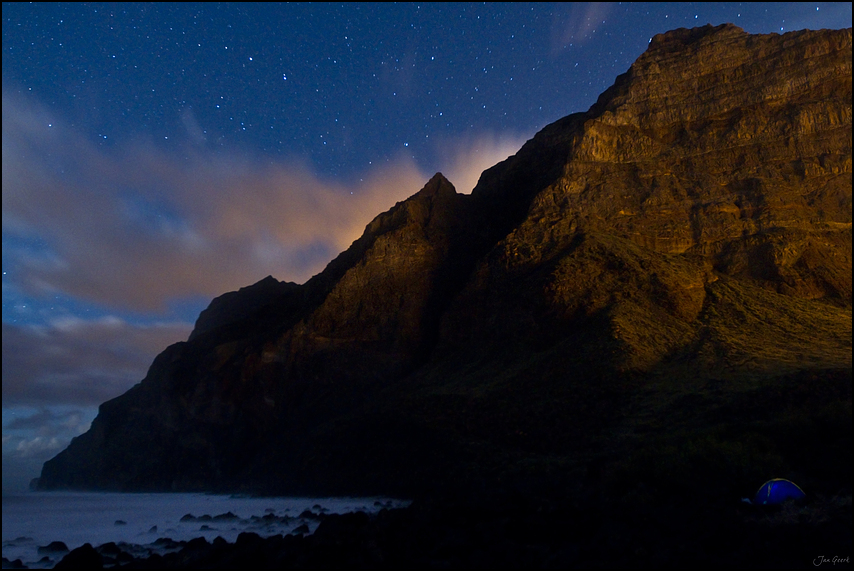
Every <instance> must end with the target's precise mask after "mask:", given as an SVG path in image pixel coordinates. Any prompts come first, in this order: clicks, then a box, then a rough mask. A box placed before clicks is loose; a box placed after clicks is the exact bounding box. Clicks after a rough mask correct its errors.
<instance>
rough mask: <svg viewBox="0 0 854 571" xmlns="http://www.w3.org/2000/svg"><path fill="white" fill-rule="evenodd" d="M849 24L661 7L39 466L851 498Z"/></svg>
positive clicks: (83, 482)
mask: <svg viewBox="0 0 854 571" xmlns="http://www.w3.org/2000/svg"><path fill="white" fill-rule="evenodd" d="M851 46H852V44H851V29H848V30H840V31H828V30H823V31H801V32H792V33H787V34H784V35H776V34H771V35H749V34H747V33H745V32H744V31H742V30H741V29H739V28H737V27H735V26H732V25H722V26H717V27H712V26H705V27H702V28H696V29H692V30H686V29H680V30H675V31H672V32H668V33H666V34H661V35H658V36H656V37H655V38H653V40H652V41H651V43H650V46H649V48H648V50H647V51H646V52H645V53H644V54H643V55H642V56H641V57H640V58H639V59H638V60H637V61H636V62H635V63H634V64H633V65H632V67H631V68H630V69H629V70H628V71H627V72H626V73H625V74H623V75H621V76H619V77H618V78H617V80H616V82H615V84H614V85H613V86H612V87H611V88H609V89H608V90H607V91H606V92H605V93H603V94H602V95H601V97H600V98H599V100H598V101H597V103H596V104H595V105H594V106H593V107H591V109H590V110H589V111H587V112H586V113H576V114H573V115H570V116H568V117H565V118H563V119H560V120H559V121H557V122H555V123H553V124H551V125H549V126H547V127H546V128H544V129H543V130H542V131H540V132H539V133H537V135H536V136H535V137H534V138H533V139H531V140H530V141H528V142H527V143H525V145H524V146H523V147H522V148H521V149H520V150H519V152H518V153H517V154H516V155H514V156H512V157H510V158H508V159H507V160H505V161H503V162H501V163H499V164H498V165H496V166H494V167H492V168H490V169H488V170H487V171H485V172H484V173H483V175H482V176H481V178H480V181H479V183H478V185H477V187H476V188H475V189H474V191H473V192H472V194H471V195H460V194H457V193H456V192H455V190H454V188H453V186H452V185H451V183H450V182H448V181H447V180H446V179H445V178H444V177H443V176H442V175H441V174H436V175H435V176H434V177H433V178H432V179H431V180H430V181H429V182H428V183H427V184H426V185H425V187H424V188H423V189H422V190H420V191H419V192H417V193H416V194H414V195H413V196H412V197H411V198H409V199H407V200H406V201H404V202H401V203H398V204H397V205H396V206H395V207H394V208H392V209H391V210H389V211H388V212H385V213H383V214H380V215H379V216H377V218H375V219H374V220H373V221H372V222H371V223H370V224H369V225H368V226H367V228H366V229H365V232H364V234H363V235H362V237H361V238H359V239H358V240H356V241H355V242H354V243H353V245H352V246H351V247H350V248H349V249H348V250H346V251H345V252H343V253H342V254H340V255H339V256H338V257H337V258H336V259H335V260H333V261H332V262H331V263H330V264H329V265H328V266H327V268H326V269H325V270H324V271H323V272H322V273H320V274H318V275H317V276H315V277H314V278H312V279H311V280H309V281H308V282H307V283H305V284H303V285H296V284H291V283H280V282H278V281H277V280H275V279H274V278H272V277H268V278H265V279H264V280H262V281H260V282H258V283H257V284H255V285H252V286H249V287H246V288H243V289H241V290H239V291H237V292H232V293H227V294H224V295H222V296H220V297H219V298H217V299H215V300H213V302H211V304H210V306H209V307H208V309H206V310H205V311H204V312H202V314H201V315H200V316H199V319H198V321H197V323H196V327H195V330H194V331H193V333H192V334H191V336H190V338H189V340H188V341H187V342H183V343H177V344H175V345H172V346H170V347H168V348H167V349H166V350H165V351H163V353H161V354H160V355H159V356H158V357H157V358H156V359H155V361H154V363H153V364H152V366H151V368H150V370H149V371H148V374H147V375H146V377H145V379H144V380H143V381H142V382H141V383H140V384H138V385H136V386H135V387H133V388H132V389H131V390H130V391H128V392H127V393H126V394H124V395H122V396H120V397H118V398H116V399H113V400H111V401H109V402H106V403H104V404H103V405H101V407H100V410H99V414H98V417H97V418H96V419H95V421H94V422H93V423H92V427H91V429H90V430H89V431H88V432H87V433H85V434H84V435H82V436H80V437H78V438H76V439H74V440H73V441H72V443H71V444H70V445H69V447H68V448H67V449H66V450H64V451H63V452H61V453H60V454H58V455H57V456H56V457H55V458H53V459H52V460H50V461H48V462H47V463H45V465H44V468H43V471H42V474H41V478H40V480H39V487H40V488H42V489H63V488H85V489H110V490H126V491H131V490H133V491H141V490H206V491H216V490H219V491H251V492H268V493H283V494H298V493H314V494H343V493H348V494H374V493H382V494H401V495H421V494H425V493H428V492H430V491H435V490H437V489H445V488H447V487H448V486H451V485H460V486H469V487H477V486H481V487H483V486H508V487H514V486H515V487H520V488H526V487H527V488H539V489H540V490H541V491H543V493H546V492H545V491H546V490H549V489H558V488H559V489H560V490H561V492H560V493H561V494H569V495H572V494H578V495H579V497H580V496H582V495H588V496H589V495H591V494H592V495H596V494H599V496H597V497H602V494H604V495H606V496H607V497H609V498H610V499H611V501H618V500H616V499H614V498H626V497H630V498H633V500H632V501H635V502H637V503H639V504H641V505H643V503H644V502H647V501H652V500H650V498H659V497H660V496H662V495H664V494H667V495H673V494H675V495H676V496H679V495H680V494H682V496H680V497H685V496H687V495H688V494H690V493H691V491H692V490H695V489H696V487H697V486H702V487H703V489H705V490H706V494H707V495H709V496H710V497H738V496H739V495H750V494H752V493H753V492H754V491H755V489H756V488H757V487H758V486H759V485H760V484H761V483H762V482H763V481H765V480H767V479H768V478H770V477H774V476H780V477H790V478H792V479H796V480H797V481H798V482H799V483H800V484H801V485H802V487H804V488H805V489H808V488H809V489H812V490H820V491H826V492H827V493H829V494H832V493H836V492H837V491H838V490H839V489H842V488H845V487H846V486H847V489H848V494H849V498H850V482H851V475H852V474H851V436H850V435H851V430H850V429H851V354H852V353H851V351H852V349H851V317H852V316H851V279H852V278H851V272H852V268H851V260H852V249H851V248H852V242H851V216H852V205H851V194H852V193H851V190H852V179H851V139H852V130H851V101H852V97H851V95H852V83H851V54H852V49H851ZM615 490H616V491H615ZM742 490H744V491H742ZM619 501H622V500H619ZM848 505H849V508H848V509H849V512H848V513H849V522H850V500H849V504H848Z"/></svg>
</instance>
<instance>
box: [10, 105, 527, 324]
mask: <svg viewBox="0 0 854 571" xmlns="http://www.w3.org/2000/svg"><path fill="white" fill-rule="evenodd" d="M182 118H183V121H184V124H185V127H186V128H187V130H188V131H190V132H196V134H197V135H199V136H198V137H196V138H195V141H196V143H195V144H192V145H188V147H187V148H185V149H183V150H182V151H181V152H172V153H169V152H167V151H165V150H163V149H160V148H158V147H156V146H154V145H153V144H146V143H136V144H113V145H109V144H104V145H102V144H101V143H99V142H97V141H93V140H91V139H87V138H86V137H84V136H83V135H81V134H80V133H79V132H77V130H76V129H74V128H72V127H70V126H68V125H67V124H66V122H64V121H63V119H62V118H61V117H57V116H55V115H54V114H52V113H51V112H49V111H47V110H46V109H45V108H44V107H40V106H39V105H35V104H30V103H27V102H25V101H24V100H23V99H21V98H20V97H19V96H16V95H11V94H9V92H8V91H4V94H3V141H2V144H3V172H2V176H3V255H4V267H6V268H8V267H13V268H14V269H15V271H14V272H13V273H11V274H10V276H8V277H7V278H6V279H8V280H10V283H12V284H13V286H14V288H15V291H16V292H20V293H23V294H26V295H29V296H36V297H42V298H44V297H46V296H53V295H63V296H68V297H71V298H74V299H79V300H84V301H86V302H89V303H96V304H99V305H100V306H102V307H106V308H108V309H109V310H110V311H120V312H123V311H128V310H130V311H136V312H144V313H153V312H158V313H160V314H163V313H164V312H166V311H167V309H168V307H169V306H170V304H173V303H175V302H176V300H182V299H190V298H207V299H210V298H213V297H215V296H218V295H220V294H222V293H224V292H226V291H233V290H236V289H238V288H240V287H244V286H246V285H248V284H251V283H254V282H256V281H258V280H260V279H262V278H263V277H265V276H267V275H273V276H274V277H276V278H277V279H280V280H287V281H295V282H304V281H305V280H307V279H308V278H310V277H311V276H313V275H315V274H316V273H318V272H319V271H321V270H322V269H323V267H324V266H325V265H326V264H327V263H328V262H329V261H330V260H331V259H332V258H334V257H335V256H336V255H337V254H338V253H340V252H341V251H343V250H345V249H346V248H347V247H349V246H350V244H351V243H352V242H353V241H354V240H355V239H356V238H358V237H359V236H360V235H361V234H362V232H363V231H364V229H365V226H366V225H367V224H368V223H369V222H370V221H371V220H372V219H373V218H374V217H375V216H376V215H378V214H379V213H381V212H384V211H386V210H388V209H389V208H390V207H391V206H393V205H394V204H395V203H396V202H399V201H402V200H404V199H406V198H407V197H409V196H411V195H412V194H414V193H415V192H417V191H418V190H419V189H420V188H421V187H422V186H423V185H424V184H425V183H426V181H427V180H429V178H430V176H432V174H433V173H432V172H430V173H426V172H423V171H422V170H420V169H419V168H418V167H417V166H416V164H415V162H414V160H413V159H412V157H404V156H401V157H399V158H397V159H396V160H391V161H389V162H388V163H386V164H385V165H384V166H382V167H377V168H375V169H374V170H372V171H370V172H368V173H366V174H365V175H364V176H363V178H362V180H361V181H360V182H358V183H353V184H344V183H340V182H336V181H332V180H328V179H324V178H323V177H321V176H318V175H317V174H316V173H314V172H313V171H312V170H311V168H309V166H308V165H306V164H305V163H304V162H303V161H300V160H298V159H277V160H275V161H270V160H265V161H261V160H258V159H253V158H250V157H247V156H245V155H241V154H238V153H235V152H227V151H222V150H217V151H214V150H210V149H209V148H206V147H205V146H204V145H203V144H202V143H203V139H202V135H201V134H200V133H199V129H198V124H197V122H196V120H195V118H194V117H193V114H192V111H190V110H185V111H184V112H183V115H182ZM523 141H524V139H523V138H522V137H518V136H505V135H497V134H481V135H479V136H471V137H468V138H465V139H457V140H447V141H444V142H443V144H442V145H441V147H440V148H441V149H442V150H441V151H440V153H439V154H440V155H441V157H440V158H441V160H439V161H438V162H439V163H441V164H443V165H447V167H446V168H444V171H445V172H444V174H445V175H446V176H447V177H448V178H449V179H450V180H451V181H452V182H453V183H454V184H455V186H456V187H457V189H458V191H460V192H470V191H471V189H472V188H473V187H474V185H475V183H476V182H477V179H478V177H479V176H480V173H481V172H482V171H483V170H485V169H486V168H488V167H490V166H492V165H493V164H495V163H496V162H498V161H500V160H503V159H505V158H507V156H509V155H511V154H513V153H515V152H516V150H518V148H519V147H520V146H521V144H522V142H523ZM4 282H5V280H4Z"/></svg>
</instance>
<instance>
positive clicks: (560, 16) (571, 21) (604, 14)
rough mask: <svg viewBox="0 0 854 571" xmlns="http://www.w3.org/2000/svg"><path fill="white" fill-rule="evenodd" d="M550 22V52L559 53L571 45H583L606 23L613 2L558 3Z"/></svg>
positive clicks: (612, 7) (612, 8)
mask: <svg viewBox="0 0 854 571" xmlns="http://www.w3.org/2000/svg"><path fill="white" fill-rule="evenodd" d="M560 6H561V8H560V10H559V11H558V12H556V15H555V19H554V21H553V22H552V37H551V52H552V55H555V54H558V53H560V52H561V51H562V50H564V49H565V48H567V47H568V46H569V45H570V44H572V45H583V44H586V43H587V42H589V41H591V40H592V39H593V36H594V34H595V33H596V32H597V31H601V30H602V28H603V27H604V26H605V25H607V19H608V16H609V14H610V13H611V11H612V10H614V8H615V6H614V3H613V2H568V3H565V4H561V5H560Z"/></svg>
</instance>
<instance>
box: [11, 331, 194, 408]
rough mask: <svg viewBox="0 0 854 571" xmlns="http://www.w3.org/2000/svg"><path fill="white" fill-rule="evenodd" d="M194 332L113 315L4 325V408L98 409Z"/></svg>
mask: <svg viewBox="0 0 854 571" xmlns="http://www.w3.org/2000/svg"><path fill="white" fill-rule="evenodd" d="M191 328H192V325H191V324H189V323H164V324H155V325H144V326H143V325H133V324H130V323H127V322H126V321H123V320H121V319H118V318H115V317H109V318H102V319H98V320H93V321H84V320H81V319H76V318H63V319H59V320H56V321H54V322H53V323H51V324H50V325H47V326H42V325H38V326H37V325H23V326H20V325H13V324H9V323H3V338H2V342H3V406H4V408H5V407H8V406H12V405H30V406H47V405H52V404H66V405H79V406H92V405H98V404H100V403H102V402H104V401H106V400H109V399H111V398H114V397H116V396H118V395H120V394H122V393H123V392H125V391H126V390H128V389H129V388H130V387H132V386H133V385H134V384H136V383H138V382H139V381H141V380H142V379H143V377H145V373H146V371H147V370H148V367H149V366H150V365H151V362H152V361H153V359H154V357H155V356H156V355H157V354H158V353H159V352H160V351H162V350H163V349H165V348H166V347H167V346H168V345H170V344H172V343H175V342H176V341H182V340H185V339H186V338H187V336H188V335H189V333H190V330H191Z"/></svg>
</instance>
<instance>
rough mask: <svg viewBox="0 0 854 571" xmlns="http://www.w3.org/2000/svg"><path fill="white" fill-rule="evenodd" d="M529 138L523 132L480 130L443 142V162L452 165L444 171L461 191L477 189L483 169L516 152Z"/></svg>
mask: <svg viewBox="0 0 854 571" xmlns="http://www.w3.org/2000/svg"><path fill="white" fill-rule="evenodd" d="M525 140H526V138H525V137H522V136H520V135H507V134H503V135H497V134H480V135H479V136H476V137H470V138H465V139H458V140H456V141H447V142H445V144H444V145H442V148H443V149H444V152H443V153H444V156H443V157H442V162H443V163H445V164H447V165H448V166H447V167H445V169H446V170H445V172H443V174H444V175H445V177H446V178H447V179H448V180H450V181H451V183H453V185H454V187H455V188H456V189H457V192H463V193H466V194H468V193H470V192H471V191H472V190H473V189H474V187H475V185H476V184H477V181H478V180H479V179H480V175H481V174H482V173H483V171H485V170H486V169H488V168H489V167H491V166H494V165H495V164H497V163H499V162H501V161H503V160H504V159H506V158H507V157H510V156H512V155H515V154H516V152H517V151H518V150H519V149H520V148H521V147H522V145H523V144H524V143H525Z"/></svg>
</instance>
